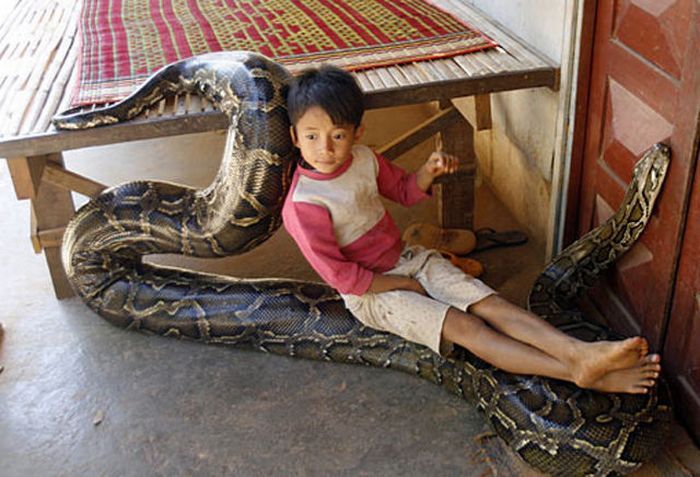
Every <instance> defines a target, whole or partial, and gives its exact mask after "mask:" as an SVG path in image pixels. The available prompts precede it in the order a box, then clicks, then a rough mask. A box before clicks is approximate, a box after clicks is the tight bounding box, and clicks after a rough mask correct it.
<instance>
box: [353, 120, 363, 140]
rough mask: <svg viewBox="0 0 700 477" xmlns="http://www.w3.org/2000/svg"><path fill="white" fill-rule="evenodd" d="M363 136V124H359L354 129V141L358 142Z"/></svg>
mask: <svg viewBox="0 0 700 477" xmlns="http://www.w3.org/2000/svg"><path fill="white" fill-rule="evenodd" d="M364 134H365V123H360V125H359V126H357V127H356V128H355V141H359V140H360V139H361V138H362V136H363V135H364Z"/></svg>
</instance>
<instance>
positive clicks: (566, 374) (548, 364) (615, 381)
mask: <svg viewBox="0 0 700 477" xmlns="http://www.w3.org/2000/svg"><path fill="white" fill-rule="evenodd" d="M442 337H443V339H446V340H449V341H451V342H454V343H457V344H459V345H461V346H463V347H464V348H466V349H468V350H469V351H471V352H472V353H474V354H475V355H477V356H478V357H480V358H481V359H483V360H484V361H487V362H488V363H490V364H492V365H494V366H496V367H498V368H500V369H503V370H505V371H508V372H511V373H516V374H536V375H540V376H548V377H552V378H556V379H562V380H566V381H572V382H576V377H575V376H574V374H573V373H572V371H571V369H570V367H569V366H568V364H567V363H565V362H562V361H560V360H559V359H557V358H555V357H554V356H551V355H549V354H547V353H545V352H543V351H541V350H539V349H537V348H535V347H533V346H530V345H528V344H525V343H523V342H520V341H518V340H516V339H513V338H511V337H509V336H507V335H504V334H503V333H501V332H499V331H498V330H495V329H493V328H491V327H490V326H489V325H487V324H486V323H485V322H484V321H483V320H482V319H480V318H479V317H478V316H475V315H472V314H469V313H464V312H462V311H460V310H457V309H456V308H450V309H449V310H448V312H447V315H446V317H445V322H444V324H443V328H442ZM659 368H660V367H659V365H658V363H655V362H653V361H652V360H651V359H648V358H647V359H644V360H642V362H640V363H639V364H638V365H636V366H634V367H630V368H627V369H624V370H618V371H613V372H611V373H608V374H605V375H603V376H601V377H600V378H598V379H596V380H595V381H593V382H591V383H585V387H588V388H592V389H597V390H599V391H606V392H627V393H644V392H646V390H647V387H649V386H653V385H654V382H655V378H656V377H657V376H658V372H659ZM577 384H578V383H577Z"/></svg>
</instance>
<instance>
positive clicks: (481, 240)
mask: <svg viewBox="0 0 700 477" xmlns="http://www.w3.org/2000/svg"><path fill="white" fill-rule="evenodd" d="M475 235H476V247H475V248H474V251H475V252H480V251H482V250H488V249H490V248H495V247H512V246H514V245H522V244H524V243H525V242H527V235H525V234H524V233H523V232H521V231H520V230H506V231H503V232H496V231H495V230H494V229H492V228H490V227H484V228H481V229H479V230H477V231H476V234H475Z"/></svg>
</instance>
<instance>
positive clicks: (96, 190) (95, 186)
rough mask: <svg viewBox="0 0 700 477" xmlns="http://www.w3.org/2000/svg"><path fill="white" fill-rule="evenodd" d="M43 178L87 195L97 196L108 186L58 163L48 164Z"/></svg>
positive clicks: (50, 182)
mask: <svg viewBox="0 0 700 477" xmlns="http://www.w3.org/2000/svg"><path fill="white" fill-rule="evenodd" d="M41 180H42V181H44V182H48V183H49V184H53V185H56V186H59V187H62V188H64V189H66V190H70V191H74V192H78V193H79V194H83V195H85V196H87V197H97V196H98V195H100V193H101V192H102V191H103V190H105V189H106V188H107V186H106V185H104V184H100V183H99V182H96V181H93V180H92V179H88V178H87V177H83V176H81V175H79V174H76V173H75V172H71V171H68V170H66V169H64V168H63V167H61V166H59V165H57V164H51V163H49V164H46V166H45V167H44V172H43V174H42V175H41Z"/></svg>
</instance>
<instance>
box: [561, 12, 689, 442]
mask: <svg viewBox="0 0 700 477" xmlns="http://www.w3.org/2000/svg"><path fill="white" fill-rule="evenodd" d="M699 19H700V3H699V2H698V1H697V0H615V1H609V0H601V1H598V2H597V9H596V11H595V19H594V33H593V42H592V45H593V46H592V50H591V51H590V55H591V56H590V61H591V63H590V83H589V90H588V108H587V117H586V125H585V139H584V141H583V142H584V145H585V146H584V149H583V155H582V156H581V159H580V161H581V162H580V164H578V165H579V166H580V176H579V175H578V173H577V171H578V170H577V169H576V166H577V164H573V166H574V168H573V171H574V174H573V175H572V177H573V178H574V180H576V178H577V177H580V184H572V185H573V186H574V187H575V190H578V191H579V194H578V201H575V202H576V204H575V205H572V207H575V213H573V212H572V209H570V210H569V212H570V214H569V219H570V220H571V219H572V218H573V217H574V215H575V218H574V220H571V221H572V222H573V223H574V224H575V235H576V236H580V235H582V234H583V233H585V232H586V231H588V230H590V229H591V228H593V227H595V226H596V225H598V224H599V223H601V222H603V221H604V220H606V219H607V218H608V217H609V216H610V215H612V213H613V211H614V210H615V209H616V208H617V207H618V206H619V205H620V203H621V201H622V197H623V195H624V190H625V188H626V186H627V184H628V183H629V181H630V178H631V174H632V167H633V165H634V163H635V161H636V160H637V159H638V158H639V157H640V156H641V154H642V153H643V151H644V150H646V149H647V148H648V147H649V146H651V145H652V144H653V143H656V142H664V143H666V144H668V145H669V146H671V151H672V158H671V165H670V168H669V172H668V175H667V178H666V182H665V184H664V188H663V191H662V193H661V196H660V198H659V201H658V202H657V205H656V209H655V211H654V214H653V217H652V219H651V220H650V222H649V225H648V226H647V229H646V231H645V232H644V234H643V235H642V238H641V240H640V241H639V242H638V243H637V244H636V245H635V246H634V247H633V248H632V249H631V250H630V252H629V253H628V254H627V255H625V256H624V257H623V258H622V259H621V260H620V261H619V262H618V263H617V264H616V266H615V269H614V270H613V271H611V272H610V273H608V274H607V275H606V277H605V278H604V280H602V281H601V284H600V285H599V286H597V287H595V288H594V289H593V290H592V293H591V295H590V296H591V299H592V300H593V302H594V303H595V305H596V306H597V307H598V308H599V310H600V311H601V312H602V313H603V314H604V315H605V316H606V317H607V318H608V319H609V320H610V322H611V323H612V325H613V327H614V328H616V329H617V330H619V331H622V332H623V333H625V334H637V333H641V334H643V335H644V336H646V337H647V338H648V339H649V341H650V343H651V345H652V347H653V349H655V350H660V351H662V353H663V354H664V355H666V354H667V355H668V360H665V361H664V363H665V365H666V367H665V371H666V373H667V376H669V377H672V376H676V377H678V376H681V375H683V376H690V375H692V373H693V372H694V373H695V374H694V375H693V376H692V377H687V378H684V379H686V381H687V383H688V384H687V386H686V388H687V389H690V390H693V391H692V392H693V393H695V397H696V401H695V404H692V405H691V404H690V403H691V402H692V399H691V398H690V397H688V399H687V400H686V401H685V402H686V404H685V407H682V411H683V412H688V413H694V414H693V415H694V416H695V418H696V419H700V400H697V397H698V395H699V394H700V379H699V375H698V368H697V366H698V364H699V363H700V348H698V345H700V339H699V338H698V334H700V324H698V320H699V319H700V311H699V309H698V307H699V306H700V305H698V302H697V300H698V296H697V295H695V294H696V293H697V292H698V288H697V286H698V280H697V268H698V267H700V262H698V252H697V243H695V245H692V244H691V242H697V234H698V224H697V222H698V217H699V216H700V214H699V213H698V212H697V210H696V209H697V207H698V205H697V203H698V201H700V199H698V198H697V192H696V193H695V195H694V199H693V200H694V201H695V202H694V204H695V205H694V207H695V209H694V210H695V212H694V214H695V215H694V216H693V217H690V218H689V217H688V211H689V210H690V209H689V204H690V197H691V190H692V189H693V174H694V171H695V168H696V162H697V143H698V115H699V114H700V82H699V78H700V72H699V71H700V61H699V60H698V58H700V31H699V28H700V27H699V25H698V20H699ZM697 184H698V183H697V182H696V183H695V187H696V188H697ZM577 186H578V187H577ZM686 220H690V221H692V220H695V223H694V224H689V226H688V227H686V223H687V222H686ZM570 225H571V224H570ZM689 234H695V235H694V237H689ZM681 250H683V253H684V254H688V258H687V259H686V257H685V256H684V257H683V260H681V257H680V255H679V252H680V251H681ZM693 253H694V254H695V255H694V258H693V257H691V255H692V254H693ZM679 264H680V268H681V275H683V274H685V276H686V280H685V281H684V282H683V283H684V285H683V286H684V287H686V288H687V287H691V288H692V287H695V288H694V289H693V290H694V291H685V290H686V288H682V290H681V294H685V295H683V296H684V297H685V298H683V299H682V303H681V301H679V298H678V290H679V287H678V286H676V285H675V282H676V276H677V273H678V268H679ZM686 269H687V270H686ZM693 274H695V275H693ZM679 286H680V285H679ZM674 291H676V294H677V296H676V298H675V301H674ZM688 293H690V294H691V295H692V299H690V300H691V301H688V300H689V298H687V294H688ZM692 300H695V301H694V302H692ZM693 307H694V308H693ZM672 309H673V310H674V311H675V310H678V316H675V315H674V316H673V320H672V321H671V322H669V317H670V316H671V310H672ZM689 310H694V311H689ZM692 313H695V319H693V316H692ZM669 323H670V326H669ZM667 331H668V333H667ZM691 332H693V333H694V335H693V336H692V337H688V336H686V334H687V333H691ZM664 343H666V344H667V346H666V349H663V345H664ZM693 344H695V345H696V346H693ZM684 353H687V354H685V355H683V354H684ZM693 355H694V357H693ZM693 368H694V370H693ZM672 380H673V379H672ZM675 381H676V384H678V383H680V382H681V380H679V379H675ZM678 389H679V387H678V386H675V387H674V390H678ZM691 394H692V393H691ZM691 394H688V393H686V396H691ZM695 422H696V424H695V432H696V437H698V435H700V430H699V428H698V427H697V422H698V421H697V420H696V421H695Z"/></svg>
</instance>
